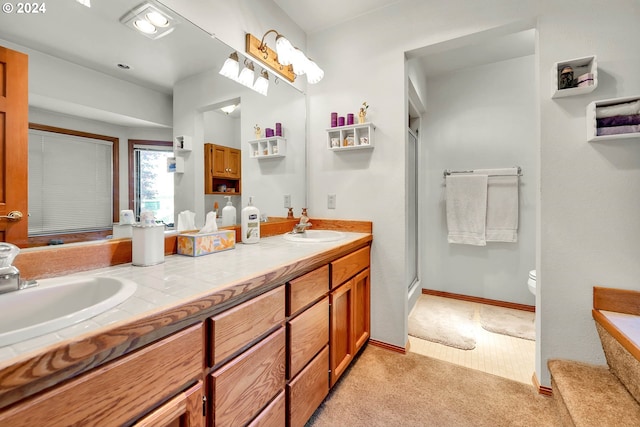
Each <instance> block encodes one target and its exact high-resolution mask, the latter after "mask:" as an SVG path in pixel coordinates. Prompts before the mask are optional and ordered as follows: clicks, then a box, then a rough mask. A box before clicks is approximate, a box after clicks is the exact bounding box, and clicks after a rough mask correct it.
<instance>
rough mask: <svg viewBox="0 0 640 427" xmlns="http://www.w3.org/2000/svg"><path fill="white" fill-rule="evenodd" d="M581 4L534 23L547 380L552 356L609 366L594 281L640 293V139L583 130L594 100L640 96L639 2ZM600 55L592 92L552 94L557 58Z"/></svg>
mask: <svg viewBox="0 0 640 427" xmlns="http://www.w3.org/2000/svg"><path fill="white" fill-rule="evenodd" d="M582 3H583V2H580V7H573V8H571V4H564V3H563V4H562V6H563V8H561V9H559V10H558V11H557V13H554V14H547V15H544V16H542V17H540V19H539V21H538V29H539V55H540V63H539V66H540V94H539V96H540V98H539V103H540V111H541V153H540V158H541V159H540V180H541V182H540V187H541V190H540V222H541V226H540V244H539V251H540V253H539V256H538V283H539V287H541V289H540V298H539V299H540V302H539V305H540V306H539V307H538V308H539V313H540V317H541V319H542V325H541V333H542V336H541V338H540V343H539V344H540V345H539V355H538V358H539V359H540V361H541V363H542V365H543V368H545V369H543V371H542V372H543V373H544V374H545V375H544V376H543V381H545V382H547V381H548V376H547V375H546V367H545V366H544V365H546V361H547V360H548V359H549V358H568V359H576V360H582V361H585V362H591V363H604V357H603V353H602V350H601V347H600V342H599V339H598V336H597V333H596V330H595V327H594V324H593V319H592V318H591V307H592V305H593V302H592V289H593V286H605V287H616V288H624V289H635V290H640V282H639V281H638V277H640V263H638V257H639V253H640V251H639V246H638V242H639V241H640V220H639V218H640V197H639V196H638V195H640V138H638V139H633V140H619V141H609V142H605V143H602V142H601V143H587V142H586V130H585V110H586V106H587V104H588V103H589V102H590V101H593V100H598V99H609V98H614V97H622V96H638V95H640V79H639V78H638V70H640V49H638V43H637V41H638V40H639V39H640V25H638V22H640V3H639V2H638V1H635V0H629V1H608V2H597V1H592V2H586V3H588V4H582ZM594 54H595V55H597V59H598V77H599V84H598V87H597V88H596V90H595V91H593V92H592V93H590V94H587V95H583V96H579V97H568V98H559V99H550V93H551V83H550V78H549V73H550V70H551V69H552V66H553V63H554V62H556V61H561V60H564V59H567V58H568V59H571V58H580V57H583V56H587V55H594ZM540 285H541V286H540ZM539 372H540V371H539Z"/></svg>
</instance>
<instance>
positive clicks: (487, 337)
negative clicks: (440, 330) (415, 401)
mask: <svg viewBox="0 0 640 427" xmlns="http://www.w3.org/2000/svg"><path fill="white" fill-rule="evenodd" d="M424 296H427V297H431V298H439V297H432V296H428V295H423V297H424ZM465 303H466V304H470V305H472V306H473V307H474V308H475V315H474V323H475V325H476V328H477V330H476V348H474V349H473V350H459V349H457V348H453V347H448V346H446V345H442V344H438V343H433V342H431V341H425V340H422V339H420V338H416V337H412V336H409V351H411V352H414V353H418V354H422V355H424V356H429V357H433V358H435V359H439V360H445V361H447V362H451V363H455V364H457V365H462V366H466V367H468V368H472V369H476V370H479V371H483V372H487V373H490V374H494V375H498V376H501V377H504V378H509V379H512V380H515V381H519V382H522V383H525V384H531V378H532V376H533V372H534V370H535V352H536V344H535V341H530V340H525V339H521V338H514V337H510V336H507V335H500V334H496V333H493V332H489V331H486V330H484V329H483V328H482V326H481V325H480V306H481V304H480V303H476V302H466V301H465Z"/></svg>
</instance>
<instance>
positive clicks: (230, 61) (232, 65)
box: [220, 52, 240, 80]
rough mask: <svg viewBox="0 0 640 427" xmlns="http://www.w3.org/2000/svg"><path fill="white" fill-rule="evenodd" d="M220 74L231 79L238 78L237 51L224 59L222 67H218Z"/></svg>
mask: <svg viewBox="0 0 640 427" xmlns="http://www.w3.org/2000/svg"><path fill="white" fill-rule="evenodd" d="M220 74H221V75H223V76H225V77H228V78H230V79H231V80H238V74H240V64H239V63H238V52H233V53H232V54H231V55H229V57H228V58H227V59H226V60H225V61H224V64H223V65H222V68H220Z"/></svg>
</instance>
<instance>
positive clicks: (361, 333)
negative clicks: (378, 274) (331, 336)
mask: <svg viewBox="0 0 640 427" xmlns="http://www.w3.org/2000/svg"><path fill="white" fill-rule="evenodd" d="M370 288H371V286H370V282H369V269H368V268H367V269H366V270H364V271H361V272H360V273H358V274H357V275H356V277H355V278H354V279H353V297H354V298H353V300H354V302H353V342H354V343H355V352H356V353H357V352H358V350H360V348H361V347H362V346H363V345H364V343H365V342H367V339H368V338H369V334H370V332H371V326H370V325H371V320H370V312H371V309H370V302H369V301H370V298H371V297H370V294H371V290H370Z"/></svg>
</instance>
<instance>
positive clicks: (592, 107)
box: [587, 96, 640, 142]
mask: <svg viewBox="0 0 640 427" xmlns="http://www.w3.org/2000/svg"><path fill="white" fill-rule="evenodd" d="M632 102H636V103H637V105H633V106H634V107H636V108H637V109H638V110H637V111H636V110H634V109H632V108H631V106H629V108H624V109H625V110H626V111H625V112H628V113H630V114H640V96H630V97H626V98H612V99H603V100H601V101H593V102H591V103H589V105H587V141H589V142H595V141H610V140H616V139H631V138H638V139H640V132H630V133H619V134H616V135H598V121H597V117H596V110H597V109H598V108H601V107H608V106H612V105H616V104H625V103H632ZM620 115H629V114H620Z"/></svg>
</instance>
